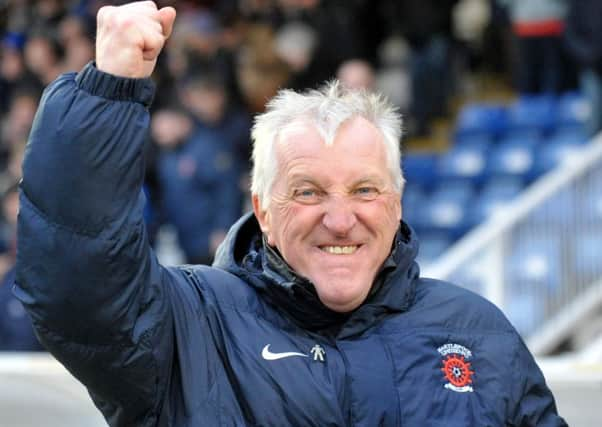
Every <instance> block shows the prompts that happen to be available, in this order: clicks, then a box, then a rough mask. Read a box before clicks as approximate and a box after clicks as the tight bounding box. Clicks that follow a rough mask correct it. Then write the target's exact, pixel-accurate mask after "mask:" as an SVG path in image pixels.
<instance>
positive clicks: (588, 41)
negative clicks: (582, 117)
mask: <svg viewBox="0 0 602 427" xmlns="http://www.w3.org/2000/svg"><path fill="white" fill-rule="evenodd" d="M565 42H566V47H567V50H568V53H569V54H570V55H571V56H572V57H573V58H574V60H575V61H576V62H577V65H578V66H579V68H580V81H581V87H582V90H583V93H584V95H585V96H586V97H587V98H588V101H589V103H590V106H591V112H590V119H589V123H588V131H589V133H590V134H591V135H594V134H595V133H597V132H598V131H599V130H600V129H602V2H600V1H599V0H573V1H571V2H570V3H569V11H568V16H567V20H566V33H565Z"/></svg>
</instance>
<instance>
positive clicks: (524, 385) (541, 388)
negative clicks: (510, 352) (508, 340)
mask: <svg viewBox="0 0 602 427" xmlns="http://www.w3.org/2000/svg"><path fill="white" fill-rule="evenodd" d="M517 341H518V350H517V352H516V354H515V357H516V359H515V361H514V363H513V364H512V366H513V367H515V368H516V369H514V370H513V372H511V373H510V375H511V376H512V377H513V379H514V381H513V384H514V389H513V390H512V391H513V395H514V398H513V402H515V404H516V406H515V407H514V408H513V409H514V413H513V415H512V419H511V420H510V421H509V423H510V425H511V426H513V427H567V424H566V422H565V421H564V420H563V419H562V417H560V416H559V415H558V411H557V409H556V403H555V402H554V396H553V395H552V392H551V391H550V389H549V388H548V386H547V384H546V381H545V378H544V376H543V374H542V372H541V370H540V369H539V367H538V366H537V364H536V363H535V360H534V359H533V356H532V355H531V353H530V352H529V350H528V349H527V347H526V345H525V344H524V342H523V341H522V339H521V338H520V337H518V336H517Z"/></svg>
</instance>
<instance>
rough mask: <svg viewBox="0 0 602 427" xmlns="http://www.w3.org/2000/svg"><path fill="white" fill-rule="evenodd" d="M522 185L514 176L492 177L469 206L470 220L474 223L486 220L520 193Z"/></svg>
mask: <svg viewBox="0 0 602 427" xmlns="http://www.w3.org/2000/svg"><path fill="white" fill-rule="evenodd" d="M523 188H524V185H523V183H522V181H521V180H520V179H516V178H493V179H491V180H489V181H487V183H485V185H484V186H483V188H482V189H481V191H480V192H479V193H478V195H477V196H476V197H475V201H474V203H473V205H472V206H471V210H470V215H471V222H472V223H473V224H475V225H477V224H479V223H481V222H483V221H485V220H487V219H488V218H489V217H490V216H492V215H493V214H495V213H496V212H498V211H499V210H500V208H502V207H503V206H505V205H507V204H508V203H510V202H511V201H513V200H514V199H515V198H516V196H518V195H519V194H520V192H521V191H522V190H523Z"/></svg>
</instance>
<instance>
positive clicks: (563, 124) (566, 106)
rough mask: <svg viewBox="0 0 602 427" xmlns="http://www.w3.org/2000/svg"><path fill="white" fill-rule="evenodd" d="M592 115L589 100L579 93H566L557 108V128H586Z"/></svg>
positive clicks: (559, 99) (560, 97) (559, 98)
mask: <svg viewBox="0 0 602 427" xmlns="http://www.w3.org/2000/svg"><path fill="white" fill-rule="evenodd" d="M590 114H591V107H590V105H589V103H588V101H587V99H586V98H585V97H584V96H583V95H582V94H581V93H579V92H565V93H563V94H562V95H560V96H559V97H558V102H557V106H556V127H557V128H570V127H575V128H584V127H585V123H586V122H587V120H588V119H589V116H590Z"/></svg>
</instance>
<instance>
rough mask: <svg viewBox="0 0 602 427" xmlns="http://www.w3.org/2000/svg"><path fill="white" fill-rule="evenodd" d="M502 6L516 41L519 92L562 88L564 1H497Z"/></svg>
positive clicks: (551, 90)
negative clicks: (506, 12) (507, 15)
mask: <svg viewBox="0 0 602 427" xmlns="http://www.w3.org/2000/svg"><path fill="white" fill-rule="evenodd" d="M498 1H499V3H500V4H501V5H502V6H506V8H507V11H508V13H509V15H510V22H511V24H512V31H513V33H514V36H515V39H516V42H517V56H516V79H517V80H516V85H517V89H518V91H519V92H521V93H524V94H533V93H558V92H559V91H561V90H562V89H563V85H564V79H565V77H564V76H563V69H564V65H563V53H562V47H563V43H562V34H563V32H564V25H565V18H566V11H567V2H566V0H498Z"/></svg>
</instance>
